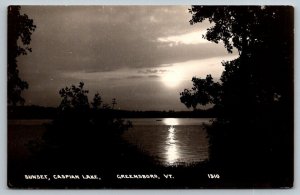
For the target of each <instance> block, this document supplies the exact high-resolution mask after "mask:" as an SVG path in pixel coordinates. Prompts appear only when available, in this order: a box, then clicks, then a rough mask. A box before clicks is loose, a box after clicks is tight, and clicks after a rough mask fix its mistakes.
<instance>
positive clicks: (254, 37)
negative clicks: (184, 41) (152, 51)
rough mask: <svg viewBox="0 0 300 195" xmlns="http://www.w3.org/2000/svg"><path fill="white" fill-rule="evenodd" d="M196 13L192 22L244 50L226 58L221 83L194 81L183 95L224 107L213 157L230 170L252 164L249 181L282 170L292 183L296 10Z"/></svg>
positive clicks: (195, 9)
mask: <svg viewBox="0 0 300 195" xmlns="http://www.w3.org/2000/svg"><path fill="white" fill-rule="evenodd" d="M190 13H191V14H192V19H191V21H190V23H191V24H196V23H199V22H203V21H204V20H208V21H209V22H210V23H212V24H213V26H212V27H210V28H209V29H208V31H207V33H206V35H205V36H204V38H206V39H207V40H209V41H212V42H215V43H219V42H223V44H224V47H225V48H226V49H227V51H228V52H229V53H231V52H232V51H233V49H237V50H238V52H239V57H238V58H237V59H235V60H232V61H227V62H223V63H222V65H223V66H224V68H225V70H224V71H223V73H222V76H221V78H220V82H213V81H212V79H211V76H210V75H208V76H207V78H206V79H201V78H199V79H198V78H193V80H192V82H193V88H192V89H185V90H184V91H183V92H182V93H181V97H180V100H181V102H182V103H184V104H185V105H186V106H187V107H188V108H189V107H191V106H192V107H193V108H195V107H196V106H197V105H208V104H213V105H214V108H215V109H218V113H219V115H218V117H217V119H216V120H215V121H214V122H213V124H212V125H211V126H208V127H207V131H208V134H209V137H210V151H211V156H210V158H211V160H212V161H213V162H215V163H219V166H227V168H228V167H229V169H236V170H243V171H244V170H245V169H247V174H248V175H247V178H246V179H251V178H257V176H256V175H255V174H258V173H260V171H262V170H263V171H265V172H267V173H268V174H269V176H268V177H269V178H268V180H269V181H271V180H272V179H273V178H278V177H279V176H278V175H280V178H284V179H285V181H288V180H291V179H292V177H291V176H292V171H293V170H292V167H293V166H292V161H291V159H292V157H293V153H292V152H290V151H293V144H292V143H293V139H292V138H293V37H294V35H293V32H294V25H293V24H294V21H293V13H294V12H293V8H292V7H289V6H192V7H191V9H190ZM278 156H280V157H279V158H280V159H278ZM258 159H259V160H258ZM275 159H276V160H275ZM242 165H244V166H245V167H244V166H242ZM283 166H284V167H285V168H284V169H282V167H283ZM246 167H247V168H246ZM250 167H255V168H256V170H253V168H250ZM279 169H280V171H277V170H279ZM238 172H239V171H237V174H238ZM274 172H276V174H277V175H276V177H272V174H273V173H274Z"/></svg>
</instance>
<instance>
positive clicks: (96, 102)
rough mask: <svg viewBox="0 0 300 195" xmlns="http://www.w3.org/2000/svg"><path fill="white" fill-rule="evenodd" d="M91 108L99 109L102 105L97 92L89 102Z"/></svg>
mask: <svg viewBox="0 0 300 195" xmlns="http://www.w3.org/2000/svg"><path fill="white" fill-rule="evenodd" d="M91 105H92V108H94V109H99V108H100V107H101V105H102V98H101V96H100V94H99V93H98V92H97V93H96V94H95V96H94V98H93V101H92V102H91Z"/></svg>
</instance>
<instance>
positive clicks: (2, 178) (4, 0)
mask: <svg viewBox="0 0 300 195" xmlns="http://www.w3.org/2000/svg"><path fill="white" fill-rule="evenodd" d="M180 4H181V5H191V4H198V5H293V6H295V119H297V118H298V120H295V161H294V164H295V179H294V188H293V189H282V190H281V189H275V190H258V189H255V190H203V189H200V190H11V189H8V187H7V184H6V182H7V178H6V176H7V174H6V173H7V166H6V165H7V154H6V151H7V113H6V106H7V104H6V102H7V101H6V95H7V92H6V83H7V76H6V74H7V70H6V67H7V59H6V58H7V47H6V46H7V44H6V37H7V35H6V32H7V6H8V5H180ZM299 6H300V1H297V0H290V1H288V0H247V1H241V0H230V1H228V0H227V1H226V0H210V1H209V0H198V1H195V0H186V1H182V0H151V1H147V0H123V1H122V0H44V1H43V0H0V195H2V194H9V195H12V194H26V195H29V194H30V195H35V194H41V193H43V194H44V195H48V194H53V193H55V194H57V195H60V194H72V195H73V194H74V195H77V194H99V193H100V194H126V195H127V194H128V195H129V194H134V195H135V194H141V193H142V194H152V193H158V194H169V195H177V194H178V195H179V194H180V195H181V194H182V193H183V194H197V195H198V194H208V195H211V194H214V195H215V194H222V195H227V194H228V195H229V194H230V195H231V194H232V195H235V194H246V195H248V194H249V195H260V194H261V195H263V194H271V193H272V195H277V194H300V169H299V167H297V165H300V156H299V154H300V152H299V151H300V148H299V146H300V143H299V142H300V133H299V131H300V124H299V122H300V120H299V117H298V116H299V111H300V107H299V106H300V105H299V97H300V87H299V85H300V77H299V75H300V67H299V66H300V64H299V57H298V56H297V54H299V37H298V36H297V35H298V28H299V19H298V18H300V16H299V15H300V13H299V11H298V8H299Z"/></svg>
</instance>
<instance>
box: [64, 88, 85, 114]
mask: <svg viewBox="0 0 300 195" xmlns="http://www.w3.org/2000/svg"><path fill="white" fill-rule="evenodd" d="M83 86H84V83H83V82H80V83H79V85H78V87H76V86H75V85H72V86H71V87H65V88H63V89H61V90H60V91H59V94H60V96H61V98H62V100H61V103H60V105H59V108H60V109H61V110H67V109H76V110H82V109H83V110H86V109H88V108H89V101H88V97H87V94H88V92H89V91H88V90H85V89H83Z"/></svg>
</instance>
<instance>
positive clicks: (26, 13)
mask: <svg viewBox="0 0 300 195" xmlns="http://www.w3.org/2000/svg"><path fill="white" fill-rule="evenodd" d="M7 14H8V28H7V35H8V38H7V47H8V56H7V105H8V106H7V112H8V113H7V115H8V129H7V131H8V138H7V139H8V163H7V164H8V167H7V169H8V176H7V177H8V178H7V185H8V187H9V188H13V189H19V188H22V189H29V188H30V189H32V188H37V189H61V188H63V189H65V188H76V189H104V188H105V189H202V188H205V189H225V188H243V189H253V188H254V189H259V188H274V189H276V188H277V189H278V188H292V187H293V182H294V179H293V178H294V141H293V140H294V8H293V7H292V6H284V5H282V6H264V5H255V6H201V5H186V6H180V5H176V6H165V5H163V6H157V5H156V6H149V5H136V6H133V5H130V6H108V5H105V6H99V5H97V6H96V5H93V6H29V5H28V6H26V5H22V6H17V5H13V6H8V8H7Z"/></svg>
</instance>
